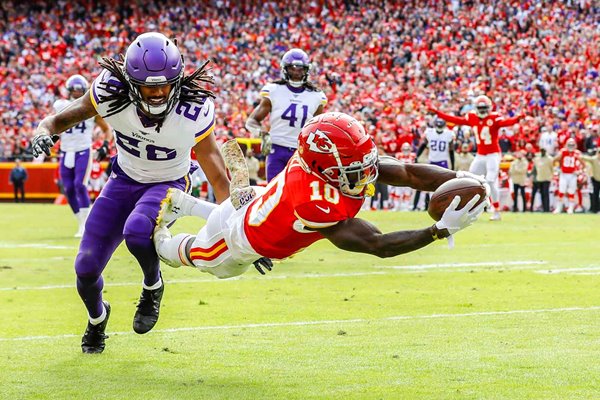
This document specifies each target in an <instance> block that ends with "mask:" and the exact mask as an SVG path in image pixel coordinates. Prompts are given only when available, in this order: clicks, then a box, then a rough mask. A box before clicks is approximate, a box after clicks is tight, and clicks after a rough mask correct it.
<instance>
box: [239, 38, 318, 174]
mask: <svg viewBox="0 0 600 400" xmlns="http://www.w3.org/2000/svg"><path fill="white" fill-rule="evenodd" d="M280 66H281V76H282V79H280V80H278V81H275V82H272V83H268V84H266V85H265V86H264V87H263V88H262V89H261V91H260V96H261V100H260V103H259V104H258V107H256V109H254V111H253V112H252V114H250V116H249V117H248V119H247V120H246V129H248V131H250V132H251V133H252V134H253V135H254V136H260V137H261V140H262V153H263V154H264V155H268V156H267V166H266V169H267V180H269V181H270V180H271V179H273V178H274V177H275V176H276V175H277V174H279V173H280V172H281V171H282V170H283V168H284V167H285V165H286V164H287V162H288V160H289V159H290V158H291V157H292V155H293V154H294V152H295V151H296V148H297V146H298V144H297V143H298V135H300V130H301V129H302V127H303V126H304V124H305V123H306V121H308V120H309V119H311V118H312V117H314V116H317V115H319V114H321V113H323V107H324V106H325V104H327V97H325V94H324V93H323V92H322V91H321V90H320V89H318V88H317V87H316V86H315V85H314V84H312V83H311V82H309V81H308V71H309V70H310V68H311V64H310V60H309V58H308V55H307V54H306V53H305V52H304V51H302V50H300V49H291V50H289V51H287V52H286V53H285V54H284V55H283V58H282V59H281V64H280ZM269 113H270V114H271V116H270V130H269V132H266V131H264V130H263V129H262V128H261V122H262V121H263V120H264V119H265V117H266V116H267V115H268V114H269Z"/></svg>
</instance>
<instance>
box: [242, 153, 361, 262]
mask: <svg viewBox="0 0 600 400" xmlns="http://www.w3.org/2000/svg"><path fill="white" fill-rule="evenodd" d="M297 157H298V155H297V154H295V155H294V156H293V157H292V159H291V160H290V162H289V163H288V165H287V166H286V168H285V169H284V170H283V172H281V173H280V174H279V175H277V177H276V178H275V179H273V180H272V181H271V182H270V183H269V185H268V186H267V188H266V191H265V192H264V193H263V194H261V195H260V196H258V197H257V198H256V199H254V201H253V202H252V203H251V204H250V206H249V207H248V208H247V210H246V215H245V216H244V219H245V221H244V232H245V233H246V237H247V238H248V241H249V242H250V245H251V246H252V248H253V249H254V250H255V251H256V252H257V253H258V254H260V255H262V256H264V257H269V258H274V259H282V258H286V257H289V256H291V255H293V254H294V253H296V252H298V251H300V250H302V249H304V248H306V247H308V246H310V245H311V244H312V243H314V242H316V241H317V240H320V239H323V235H321V234H320V233H319V232H315V231H314V230H311V228H326V227H329V226H333V225H335V224H336V223H338V222H339V221H343V220H346V219H349V218H353V217H354V216H355V215H356V214H357V213H358V212H359V211H360V208H361V206H362V203H363V201H364V199H355V198H351V197H348V196H345V195H343V194H342V193H341V192H340V191H339V190H338V189H336V188H334V187H333V186H331V185H329V184H328V183H325V182H323V181H322V180H321V179H319V178H318V177H316V176H315V175H312V174H309V173H307V172H305V171H304V170H303V169H302V167H301V166H300V163H299V161H298V159H297Z"/></svg>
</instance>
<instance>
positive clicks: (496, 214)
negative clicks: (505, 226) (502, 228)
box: [490, 211, 502, 221]
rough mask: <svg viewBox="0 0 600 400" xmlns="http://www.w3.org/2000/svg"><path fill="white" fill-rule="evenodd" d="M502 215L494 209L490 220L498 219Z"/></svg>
mask: <svg viewBox="0 0 600 400" xmlns="http://www.w3.org/2000/svg"><path fill="white" fill-rule="evenodd" d="M501 219H502V216H501V215H500V211H494V213H493V214H492V216H491V217H490V221H500V220H501Z"/></svg>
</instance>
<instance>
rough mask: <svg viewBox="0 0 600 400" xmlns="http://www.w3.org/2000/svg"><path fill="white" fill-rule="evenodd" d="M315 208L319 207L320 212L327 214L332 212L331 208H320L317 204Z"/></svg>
mask: <svg viewBox="0 0 600 400" xmlns="http://www.w3.org/2000/svg"><path fill="white" fill-rule="evenodd" d="M315 207H317V208H318V209H319V210H321V211H323V212H324V213H325V214H329V211H331V209H330V208H329V207H327V208H323V207H321V206H318V205H316V204H315Z"/></svg>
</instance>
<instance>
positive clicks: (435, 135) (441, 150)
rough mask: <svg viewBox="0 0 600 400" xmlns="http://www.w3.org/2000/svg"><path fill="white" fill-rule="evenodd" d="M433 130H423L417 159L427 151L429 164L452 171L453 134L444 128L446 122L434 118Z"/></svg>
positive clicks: (426, 203)
mask: <svg viewBox="0 0 600 400" xmlns="http://www.w3.org/2000/svg"><path fill="white" fill-rule="evenodd" d="M433 125H434V128H431V127H427V128H426V129H425V137H424V138H423V142H422V143H421V146H419V150H417V159H418V158H419V156H420V155H421V154H422V153H423V152H424V151H425V149H427V148H428V149H429V153H428V156H427V159H428V161H429V164H433V165H437V166H439V167H442V168H447V169H452V170H453V169H454V132H452V131H451V130H450V129H448V128H447V127H446V121H444V120H443V119H441V118H436V119H435V121H434V123H433ZM420 195H421V194H420V193H417V194H416V195H415V204H416V203H417V202H418V200H417V199H418V197H419V196H420ZM428 206H429V193H426V194H425V209H427V207H428Z"/></svg>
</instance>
